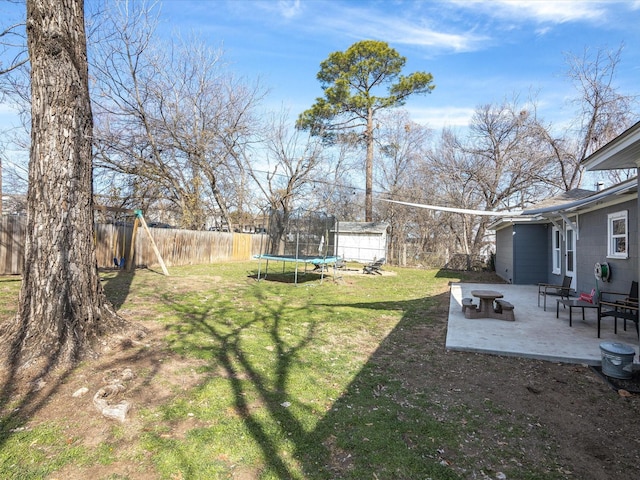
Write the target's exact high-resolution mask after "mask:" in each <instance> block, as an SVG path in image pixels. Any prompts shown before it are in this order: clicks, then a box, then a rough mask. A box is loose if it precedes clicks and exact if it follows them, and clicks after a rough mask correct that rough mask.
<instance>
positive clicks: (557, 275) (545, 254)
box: [490, 122, 640, 292]
mask: <svg viewBox="0 0 640 480" xmlns="http://www.w3.org/2000/svg"><path fill="white" fill-rule="evenodd" d="M638 165H640V122H639V123H636V124H635V125H633V126H632V127H631V128H629V129H628V130H626V131H625V132H623V133H622V134H621V135H619V136H618V137H616V138H615V139H613V140H612V141H611V142H609V143H608V144H606V145H605V146H603V147H602V148H600V149H599V150H597V151H596V152H594V153H593V154H592V155H590V156H589V157H588V158H586V159H585V160H584V161H583V166H584V167H585V168H586V169H587V170H589V171H596V170H613V169H636V168H638ZM639 222H640V218H639V216H638V178H637V177H635V178H632V179H630V180H626V181H624V182H621V183H619V184H617V185H614V186H612V187H610V188H607V189H604V190H600V191H588V190H581V189H576V190H572V191H569V192H566V193H564V194H562V195H559V196H557V197H554V198H551V199H548V200H545V201H544V202H542V203H540V204H537V205H535V206H533V207H531V208H529V209H527V210H525V211H523V212H522V215H520V216H514V217H505V218H501V219H499V220H497V221H495V222H494V223H493V224H491V226H490V228H491V229H493V230H495V232H496V260H495V265H496V272H497V274H498V275H499V276H501V277H502V278H503V279H505V280H506V281H509V282H512V283H516V284H536V283H541V282H546V283H554V284H559V283H562V278H563V277H564V276H565V275H567V276H569V277H571V279H572V288H574V289H575V290H576V291H578V292H589V291H591V289H592V288H599V289H601V290H604V289H606V290H609V291H617V292H626V291H629V288H630V284H631V281H633V280H638V278H639V277H640V254H639V252H638V232H639V228H638V225H639ZM605 263H606V264H607V265H606V266H607V267H608V270H609V273H610V278H608V279H607V281H606V282H605V281H603V280H602V279H600V278H597V275H596V273H599V272H600V271H601V268H597V267H601V266H602V265H603V264H605ZM605 284H606V286H605Z"/></svg>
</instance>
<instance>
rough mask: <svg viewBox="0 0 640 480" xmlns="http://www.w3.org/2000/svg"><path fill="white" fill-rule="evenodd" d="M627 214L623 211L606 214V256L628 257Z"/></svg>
mask: <svg viewBox="0 0 640 480" xmlns="http://www.w3.org/2000/svg"><path fill="white" fill-rule="evenodd" d="M628 217H629V214H628V212H627V211H626V210H625V211H623V212H616V213H611V214H609V216H608V225H609V228H608V238H609V248H608V252H607V256H608V257H611V258H628V257H629V251H628V239H629V235H628V232H629V228H628V227H629V218H628Z"/></svg>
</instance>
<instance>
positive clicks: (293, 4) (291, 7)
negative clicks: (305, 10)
mask: <svg viewBox="0 0 640 480" xmlns="http://www.w3.org/2000/svg"><path fill="white" fill-rule="evenodd" d="M278 10H279V11H280V14H281V15H282V16H283V17H284V18H286V19H291V18H294V17H296V16H298V15H299V14H300V11H301V8H300V0H278Z"/></svg>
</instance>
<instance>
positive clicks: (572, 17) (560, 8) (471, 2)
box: [455, 0, 613, 24]
mask: <svg viewBox="0 0 640 480" xmlns="http://www.w3.org/2000/svg"><path fill="white" fill-rule="evenodd" d="M455 3H456V5H457V6H459V7H463V8H466V9H473V10H481V11H482V12H483V13H485V14H487V15H490V16H493V17H496V18H501V19H511V20H519V21H522V20H532V21H535V22H539V23H546V22H549V23H556V24H558V23H565V22H576V21H596V20H599V19H602V18H604V17H605V16H606V13H607V7H610V6H611V5H612V4H613V2H602V1H600V2H598V1H591V0H538V1H531V0H488V1H487V0H457V1H456V2H455Z"/></svg>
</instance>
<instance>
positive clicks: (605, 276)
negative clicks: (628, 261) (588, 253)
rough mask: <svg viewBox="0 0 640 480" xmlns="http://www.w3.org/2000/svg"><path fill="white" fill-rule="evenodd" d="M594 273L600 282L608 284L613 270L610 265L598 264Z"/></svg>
mask: <svg viewBox="0 0 640 480" xmlns="http://www.w3.org/2000/svg"><path fill="white" fill-rule="evenodd" d="M594 273H595V275H596V278H597V279H598V280H602V281H603V282H608V281H609V278H611V269H610V268H609V264H608V263H606V262H605V263H596V266H595V268H594Z"/></svg>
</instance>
